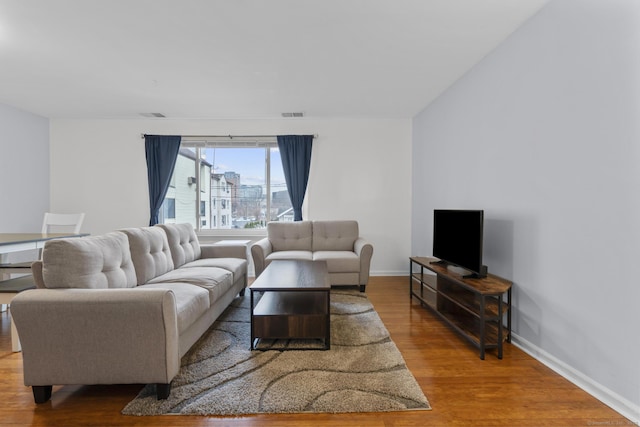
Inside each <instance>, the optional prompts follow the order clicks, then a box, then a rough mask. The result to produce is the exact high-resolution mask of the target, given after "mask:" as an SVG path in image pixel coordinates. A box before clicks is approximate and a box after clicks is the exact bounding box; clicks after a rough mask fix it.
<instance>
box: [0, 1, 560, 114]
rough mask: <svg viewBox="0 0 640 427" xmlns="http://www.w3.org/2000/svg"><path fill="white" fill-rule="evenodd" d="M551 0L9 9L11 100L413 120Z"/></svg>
mask: <svg viewBox="0 0 640 427" xmlns="http://www.w3.org/2000/svg"><path fill="white" fill-rule="evenodd" d="M547 1H548V0H224V1H223V0H1V1H0V103H3V104H7V105H11V106H14V107H17V108H20V109H23V110H26V111H29V112H32V113H35V114H39V115H42V116H45V117H51V118H61V117H64V118H139V117H141V116H140V113H150V112H159V113H163V114H165V115H166V116H167V117H170V118H270V117H280V113H282V112H304V113H305V115H306V116H307V117H390V118H395V117H412V116H414V115H415V114H416V113H418V112H419V111H420V110H421V109H423V108H424V107H425V106H426V105H428V104H429V103H430V102H431V101H432V100H433V99H434V98H435V97H437V96H438V95H439V94H440V93H442V92H443V91H444V90H445V89H446V88H447V87H449V86H450V85H451V84H452V83H453V82H455V81H456V80H457V79H458V78H459V77H460V76H462V75H463V74H464V73H465V72H466V71H468V70H469V69H470V68H471V67H473V66H474V65H475V64H476V63H477V62H478V61H479V60H480V59H482V58H483V57H484V56H485V55H486V54H487V53H489V52H490V51H491V50H492V49H494V48H495V47H496V46H497V45H498V44H499V43H501V42H502V41H503V40H504V39H505V38H506V37H508V35H509V34H511V33H512V32H513V31H514V30H515V29H517V28H518V27H519V26H520V25H522V23H523V22H524V21H525V20H527V19H528V18H530V17H531V16H532V15H533V14H534V13H536V12H537V11H538V10H539V9H540V8H541V7H542V6H543V5H544V4H545V3H547Z"/></svg>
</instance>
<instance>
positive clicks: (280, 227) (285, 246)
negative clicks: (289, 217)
mask: <svg viewBox="0 0 640 427" xmlns="http://www.w3.org/2000/svg"><path fill="white" fill-rule="evenodd" d="M311 233H312V228H311V221H297V222H269V223H268V224H267V236H268V237H269V241H270V242H271V246H272V248H273V251H274V252H276V251H310V250H311V240H312V237H311Z"/></svg>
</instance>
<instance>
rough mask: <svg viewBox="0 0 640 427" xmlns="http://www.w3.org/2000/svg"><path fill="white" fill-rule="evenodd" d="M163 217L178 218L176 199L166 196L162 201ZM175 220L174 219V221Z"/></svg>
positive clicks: (161, 210)
mask: <svg viewBox="0 0 640 427" xmlns="http://www.w3.org/2000/svg"><path fill="white" fill-rule="evenodd" d="M160 212H161V217H162V218H160V221H161V222H163V221H162V219H175V218H176V199H171V198H165V199H164V202H163V203H162V209H160ZM172 222H173V221H172Z"/></svg>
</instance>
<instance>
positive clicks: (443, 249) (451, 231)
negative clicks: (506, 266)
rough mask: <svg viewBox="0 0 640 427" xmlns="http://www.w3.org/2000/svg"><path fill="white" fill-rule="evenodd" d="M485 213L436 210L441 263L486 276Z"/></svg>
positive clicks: (436, 239)
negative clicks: (483, 262)
mask: <svg viewBox="0 0 640 427" xmlns="http://www.w3.org/2000/svg"><path fill="white" fill-rule="evenodd" d="M483 224H484V211H482V210H444V209H436V210H434V211H433V256H434V257H436V258H439V259H440V260H442V261H444V262H446V263H448V264H453V265H456V266H459V267H462V268H464V269H466V270H470V271H472V272H473V273H475V274H476V275H477V276H480V277H482V276H485V275H486V268H484V267H483V265H482V231H483Z"/></svg>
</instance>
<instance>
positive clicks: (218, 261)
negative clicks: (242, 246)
mask: <svg viewBox="0 0 640 427" xmlns="http://www.w3.org/2000/svg"><path fill="white" fill-rule="evenodd" d="M190 267H218V268H222V269H225V270H229V271H230V272H231V273H233V281H234V282H235V281H237V280H238V278H240V277H242V276H244V274H245V271H247V261H246V260H244V259H240V258H200V259H197V260H195V261H192V262H189V263H187V264H185V265H183V266H182V267H180V268H190Z"/></svg>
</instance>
